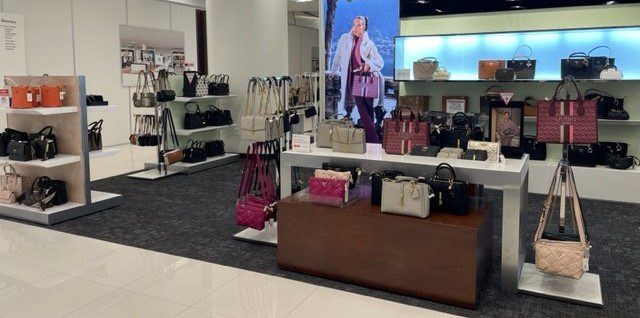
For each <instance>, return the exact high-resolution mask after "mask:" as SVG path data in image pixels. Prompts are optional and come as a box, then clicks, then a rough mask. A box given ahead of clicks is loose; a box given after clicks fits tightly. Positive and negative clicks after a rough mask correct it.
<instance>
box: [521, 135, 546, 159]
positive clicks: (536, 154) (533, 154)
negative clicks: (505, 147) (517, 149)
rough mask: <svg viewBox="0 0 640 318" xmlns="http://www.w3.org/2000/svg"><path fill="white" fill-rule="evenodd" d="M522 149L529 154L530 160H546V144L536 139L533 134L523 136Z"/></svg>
mask: <svg viewBox="0 0 640 318" xmlns="http://www.w3.org/2000/svg"><path fill="white" fill-rule="evenodd" d="M522 150H523V151H524V153H527V154H529V159H530V160H547V144H546V143H544V142H538V141H536V137H535V136H525V137H524V142H523V144H522Z"/></svg>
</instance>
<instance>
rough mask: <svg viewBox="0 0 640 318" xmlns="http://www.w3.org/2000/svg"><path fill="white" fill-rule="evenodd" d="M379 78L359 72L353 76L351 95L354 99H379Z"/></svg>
mask: <svg viewBox="0 0 640 318" xmlns="http://www.w3.org/2000/svg"><path fill="white" fill-rule="evenodd" d="M379 81H380V78H378V76H375V75H373V74H371V73H365V72H361V73H359V74H354V75H353V83H352V85H351V95H353V96H354V97H364V98H378V97H380V82H379Z"/></svg>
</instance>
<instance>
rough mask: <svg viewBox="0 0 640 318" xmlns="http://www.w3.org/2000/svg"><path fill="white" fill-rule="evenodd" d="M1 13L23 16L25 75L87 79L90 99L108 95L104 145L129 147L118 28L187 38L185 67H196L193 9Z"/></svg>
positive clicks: (29, 1)
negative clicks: (180, 34)
mask: <svg viewBox="0 0 640 318" xmlns="http://www.w3.org/2000/svg"><path fill="white" fill-rule="evenodd" d="M0 4H1V6H0V8H2V11H3V12H8V13H15V14H20V15H23V16H24V20H25V33H26V60H27V66H26V70H27V74H31V75H40V74H43V73H48V74H50V75H70V74H76V75H85V76H86V81H87V93H88V94H89V93H95V94H101V95H104V96H105V98H106V99H107V100H109V103H110V104H113V105H117V106H118V109H117V110H116V111H115V112H109V113H92V114H90V115H89V118H88V120H89V121H93V120H97V119H100V118H103V119H104V120H105V123H104V129H103V142H104V144H105V145H107V146H108V145H115V144H122V143H126V142H128V138H129V134H130V128H131V127H130V122H131V120H130V116H131V109H130V107H131V106H130V100H131V99H130V90H129V88H123V87H122V85H121V82H122V81H121V78H120V62H119V61H120V36H119V25H125V24H128V25H134V26H141V27H150V28H158V29H165V30H176V31H184V32H185V50H186V52H185V53H186V58H187V62H193V63H197V52H196V34H195V30H196V22H195V10H196V9H195V8H193V7H190V6H185V5H180V4H175V3H169V2H166V1H161V0H0Z"/></svg>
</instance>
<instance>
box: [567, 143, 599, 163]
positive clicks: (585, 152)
mask: <svg viewBox="0 0 640 318" xmlns="http://www.w3.org/2000/svg"><path fill="white" fill-rule="evenodd" d="M593 148H594V147H593V146H592V145H569V151H568V153H567V155H568V157H569V164H571V165H572V166H577V167H595V166H596V164H597V163H598V159H597V157H596V151H595V150H594V149H593Z"/></svg>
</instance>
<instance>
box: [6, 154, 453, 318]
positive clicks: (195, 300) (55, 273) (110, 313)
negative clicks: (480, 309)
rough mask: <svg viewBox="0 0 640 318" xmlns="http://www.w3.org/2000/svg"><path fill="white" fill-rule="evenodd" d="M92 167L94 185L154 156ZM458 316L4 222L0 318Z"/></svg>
mask: <svg viewBox="0 0 640 318" xmlns="http://www.w3.org/2000/svg"><path fill="white" fill-rule="evenodd" d="M119 148H120V151H119V152H118V154H116V155H115V156H112V157H107V158H96V159H92V160H91V175H92V179H93V180H97V179H100V178H106V177H109V176H113V175H118V174H123V173H127V172H130V171H133V170H139V169H142V168H143V164H144V162H145V161H150V160H153V158H154V150H155V149H154V148H141V147H131V146H129V145H123V146H119ZM14 317H21V318H29V317H38V318H40V317H47V318H54V317H74V318H75V317H82V318H85V317H105V318H106V317H154V318H160V317H181V318H199V317H209V318H223V317H227V318H229V317H243V318H244V317H265V318H272V317H296V318H297V317H304V318H313V317H334V318H335V317H351V318H355V317H367V318H376V317H398V318H417V317H453V316H450V315H447V314H443V313H439V312H435V311H431V310H425V309H421V308H417V307H410V306H407V305H403V304H399V303H394V302H389V301H385V300H380V299H376V298H371V297H365V296H361V295H356V294H352V293H347V292H343V291H338V290H333V289H329V288H325V287H319V286H315V285H311V284H307V283H301V282H298V281H293V280H288V279H284V278H279V277H275V276H268V275H263V274H259V273H255V272H250V271H246V270H242V269H237V268H231V267H226V266H221V265H216V264H212V263H206V262H201V261H197V260H193V259H187V258H183V257H177V256H172V255H167V254H162V253H158V252H153V251H148V250H143V249H138V248H133V247H129V246H124V245H118V244H113V243H109V242H105V241H99V240H95V239H91V238H86V237H81V236H75V235H71V234H66V233H62V232H57V231H53V230H48V229H46V228H40V227H34V226H29V225H25V224H21V223H15V222H11V221H6V220H0V318H14Z"/></svg>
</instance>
